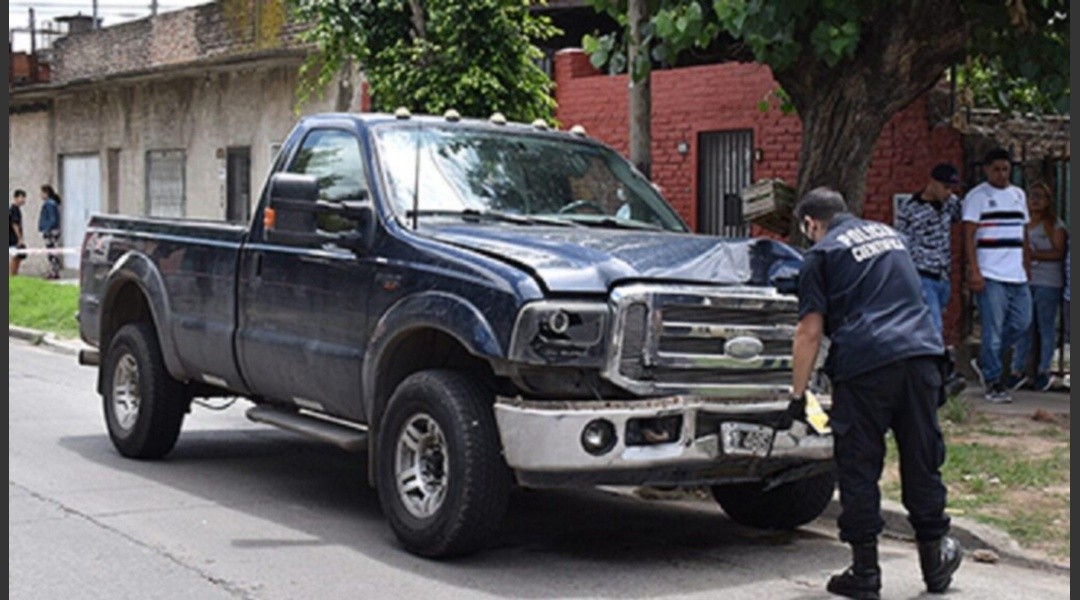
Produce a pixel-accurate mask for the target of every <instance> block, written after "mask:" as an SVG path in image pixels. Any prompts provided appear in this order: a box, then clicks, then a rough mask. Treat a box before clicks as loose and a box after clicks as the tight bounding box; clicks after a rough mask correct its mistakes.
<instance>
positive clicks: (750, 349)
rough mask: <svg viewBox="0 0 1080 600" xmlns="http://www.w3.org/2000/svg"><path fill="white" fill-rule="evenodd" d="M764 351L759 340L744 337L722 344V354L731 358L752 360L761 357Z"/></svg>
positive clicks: (763, 346) (763, 345)
mask: <svg viewBox="0 0 1080 600" xmlns="http://www.w3.org/2000/svg"><path fill="white" fill-rule="evenodd" d="M764 349H765V344H762V343H761V340H759V339H757V338H756V337H750V336H745V335H744V336H739V337H735V338H731V339H730V340H728V341H726V342H724V354H726V355H728V356H730V357H732V358H742V359H748V358H754V357H755V356H759V355H761V352H762V350H764Z"/></svg>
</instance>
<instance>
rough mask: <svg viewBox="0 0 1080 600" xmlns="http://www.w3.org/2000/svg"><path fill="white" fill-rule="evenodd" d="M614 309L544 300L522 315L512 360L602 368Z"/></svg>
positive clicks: (526, 309)
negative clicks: (611, 311)
mask: <svg viewBox="0 0 1080 600" xmlns="http://www.w3.org/2000/svg"><path fill="white" fill-rule="evenodd" d="M609 315H610V309H609V308H608V306H607V304H606V303H602V302H584V301H563V302H560V301H541V302H533V303H531V304H527V305H526V306H525V307H524V308H522V309H521V312H520V313H518V318H517V323H516V324H515V325H514V335H513V338H512V339H511V341H510V359H511V360H514V361H518V362H523V363H527V364H534V365H561V366H574V367H600V366H602V365H603V362H604V351H605V347H606V339H607V335H606V334H607V327H608V322H609Z"/></svg>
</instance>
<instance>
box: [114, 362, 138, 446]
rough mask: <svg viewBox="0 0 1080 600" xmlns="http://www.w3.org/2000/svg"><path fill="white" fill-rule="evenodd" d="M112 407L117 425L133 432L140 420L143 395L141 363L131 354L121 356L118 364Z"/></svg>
mask: <svg viewBox="0 0 1080 600" xmlns="http://www.w3.org/2000/svg"><path fill="white" fill-rule="evenodd" d="M112 405H113V414H114V415H115V416H116V424H117V425H118V426H119V427H120V429H121V430H122V431H124V432H128V431H131V429H132V428H134V427H135V421H137V420H138V418H139V408H140V406H141V405H142V394H141V393H140V392H139V363H137V362H136V361H135V357H134V356H132V355H130V354H125V355H123V356H121V357H120V360H118V361H117V362H116V369H115V371H114V372H113V394H112Z"/></svg>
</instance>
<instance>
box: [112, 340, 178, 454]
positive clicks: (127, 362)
mask: <svg viewBox="0 0 1080 600" xmlns="http://www.w3.org/2000/svg"><path fill="white" fill-rule="evenodd" d="M121 365H123V367H121ZM101 368H103V369H105V373H104V375H105V394H104V396H103V401H104V409H105V425H106V427H107V428H108V430H109V438H110V439H111V440H112V443H113V446H115V447H116V450H117V451H119V452H120V454H122V455H124V456H126V457H128V458H146V459H150V458H161V457H162V456H165V455H166V454H168V453H169V451H170V450H172V449H173V446H175V445H176V438H177V437H178V436H179V435H180V425H181V423H182V422H183V420H184V414H185V413H186V412H187V408H188V402H189V400H190V398H188V396H187V394H186V392H185V388H184V385H183V384H181V383H180V382H179V381H177V380H175V379H173V378H172V376H171V375H169V372H168V371H167V370H166V369H165V363H164V361H163V360H162V358H161V348H160V346H159V345H158V338H157V333H156V332H155V331H154V327H153V325H151V324H149V323H129V324H127V325H124V326H123V327H121V328H120V330H119V331H117V332H116V335H115V336H113V339H112V343H110V344H109V349H108V351H107V352H106V354H105V361H104V363H103V364H102V367H101ZM132 368H134V369H135V371H134V372H135V375H134V379H131V378H130V372H131V369H132ZM125 381H126V382H127V385H126V386H125V385H124V382H125ZM124 387H126V388H127V389H126V390H125V389H123V388H124ZM128 390H131V391H133V392H134V393H136V394H137V396H136V397H135V400H134V405H135V407H136V408H135V409H134V410H124V409H122V408H121V405H122V406H124V407H130V406H131V405H132V402H131V396H130V395H129V392H128ZM132 413H134V414H133V415H132Z"/></svg>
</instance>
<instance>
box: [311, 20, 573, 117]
mask: <svg viewBox="0 0 1080 600" xmlns="http://www.w3.org/2000/svg"><path fill="white" fill-rule="evenodd" d="M290 1H291V2H292V4H293V7H294V9H295V11H296V13H297V16H298V17H299V19H300V20H302V21H304V22H309V23H311V24H312V26H311V28H310V29H309V30H307V31H306V32H305V33H304V39H305V41H307V42H309V43H312V44H313V45H314V46H315V48H316V53H315V54H313V55H312V56H311V57H310V58H309V60H308V62H307V63H306V64H305V66H304V73H305V80H304V85H303V87H302V89H301V101H305V100H307V99H308V98H309V97H310V96H311V95H312V94H314V93H318V92H319V91H320V90H323V89H325V88H326V86H327V85H328V84H329V83H330V82H331V81H332V80H333V77H334V75H335V73H337V72H338V70H339V69H341V68H343V67H346V66H348V65H350V64H355V65H357V66H358V67H359V68H360V69H361V70H362V71H363V73H364V76H365V78H366V79H367V82H368V90H369V92H370V94H371V98H372V104H373V108H375V109H376V110H383V111H392V110H394V109H395V108H397V107H398V106H405V107H407V108H409V109H410V110H412V111H415V112H422V113H431V114H441V113H442V112H444V111H445V110H447V109H450V108H454V109H456V110H457V111H458V112H459V113H461V114H462V115H463V116H472V117H487V116H489V115H490V114H492V113H493V112H496V111H499V112H502V113H504V114H505V115H506V116H507V117H508V118H510V119H514V120H520V121H531V120H533V119H537V118H543V119H550V118H551V115H552V111H553V109H554V106H555V102H554V99H553V98H552V97H551V87H552V83H551V80H550V79H549V78H548V77H547V75H546V74H545V73H544V71H543V70H542V69H541V68H540V66H539V61H540V59H541V58H542V53H541V52H540V50H539V49H538V48H536V47H535V46H534V45H533V41H534V40H543V39H547V38H549V37H551V36H553V35H555V34H556V33H557V31H558V30H557V29H556V28H555V27H554V26H553V25H552V24H551V21H550V19H548V18H547V17H544V16H538V15H534V14H532V13H531V12H530V11H529V4H530V3H529V2H527V1H525V0H468V1H465V0H290Z"/></svg>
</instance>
